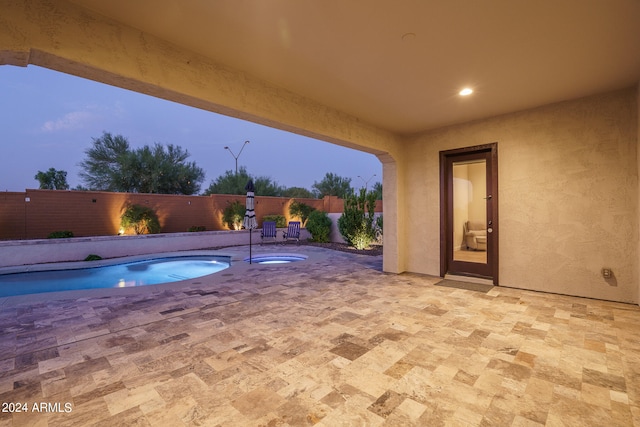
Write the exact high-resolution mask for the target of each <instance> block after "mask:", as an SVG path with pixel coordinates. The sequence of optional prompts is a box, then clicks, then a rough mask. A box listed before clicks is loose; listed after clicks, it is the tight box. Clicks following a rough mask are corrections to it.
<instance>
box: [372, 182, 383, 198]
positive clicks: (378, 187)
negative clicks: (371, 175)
mask: <svg viewBox="0 0 640 427" xmlns="http://www.w3.org/2000/svg"><path fill="white" fill-rule="evenodd" d="M371 192H372V193H373V194H374V195H375V198H376V200H382V183H380V182H376V183H375V184H373V189H372V190H371Z"/></svg>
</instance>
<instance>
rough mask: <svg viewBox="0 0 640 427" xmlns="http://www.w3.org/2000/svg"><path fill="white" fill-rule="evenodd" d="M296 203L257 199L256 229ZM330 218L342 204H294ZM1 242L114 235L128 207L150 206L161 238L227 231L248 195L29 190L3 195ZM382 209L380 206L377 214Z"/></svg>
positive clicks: (332, 201)
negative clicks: (229, 210)
mask: <svg viewBox="0 0 640 427" xmlns="http://www.w3.org/2000/svg"><path fill="white" fill-rule="evenodd" d="M293 200H294V199H291V198H286V197H267V196H256V198H255V211H256V217H257V219H258V226H259V227H260V226H261V225H262V218H263V217H264V216H265V215H283V216H285V218H286V219H287V221H290V220H295V219H296V218H292V217H291V216H290V215H289V206H290V205H291V203H292V201H293ZM295 200H297V201H299V202H302V203H305V204H307V205H310V206H312V207H314V208H316V209H320V210H324V211H325V212H328V213H338V214H339V213H342V210H343V206H344V203H343V201H342V199H339V198H337V197H335V196H328V197H326V198H325V199H298V198H297V199H295ZM0 201H1V202H2V203H1V204H0V240H29V239H44V238H46V237H47V236H48V235H49V234H50V233H51V232H54V231H65V230H68V231H71V232H73V234H74V236H75V237H88V236H115V235H118V233H119V232H120V216H121V215H122V213H123V212H124V210H125V209H126V207H127V206H129V205H130V204H139V205H143V206H149V207H150V208H152V209H153V210H154V211H155V212H156V213H157V215H158V219H159V220H160V225H161V232H162V233H184V232H186V231H187V230H188V229H189V228H190V227H194V226H202V227H205V229H206V230H207V231H216V230H226V229H227V227H226V225H224V224H223V222H222V214H223V211H224V209H225V208H226V207H227V206H229V205H230V204H231V203H233V202H234V201H237V202H239V203H241V204H244V203H245V196H244V195H228V194H216V195H211V196H183V195H171V194H140V193H110V192H101V191H60V190H26V191H25V192H24V193H20V192H11V193H9V192H5V193H0ZM381 210H382V202H381V201H379V205H378V211H381Z"/></svg>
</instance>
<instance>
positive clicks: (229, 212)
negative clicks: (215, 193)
mask: <svg viewBox="0 0 640 427" xmlns="http://www.w3.org/2000/svg"><path fill="white" fill-rule="evenodd" d="M246 211H247V209H246V207H245V206H244V205H243V204H242V203H240V202H238V201H237V200H236V201H234V202H232V203H229V205H228V206H227V207H226V208H224V210H223V211H222V222H224V223H225V225H226V226H227V227H229V230H241V229H242V222H243V221H244V214H245V213H246Z"/></svg>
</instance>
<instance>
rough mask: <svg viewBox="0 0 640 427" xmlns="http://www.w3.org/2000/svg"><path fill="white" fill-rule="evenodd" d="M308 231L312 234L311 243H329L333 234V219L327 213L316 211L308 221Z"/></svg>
mask: <svg viewBox="0 0 640 427" xmlns="http://www.w3.org/2000/svg"><path fill="white" fill-rule="evenodd" d="M307 231H308V232H309V233H310V234H311V241H313V242H321V243H325V242H328V241H329V235H330V234H331V218H329V215H327V213H326V212H323V211H318V210H314V211H313V212H311V213H310V214H309V218H308V219H307Z"/></svg>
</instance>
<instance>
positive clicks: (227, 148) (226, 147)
mask: <svg viewBox="0 0 640 427" xmlns="http://www.w3.org/2000/svg"><path fill="white" fill-rule="evenodd" d="M248 143H249V141H245V142H244V144H242V148H241V149H240V152H239V153H238V155H237V156H236V155H235V154H233V151H231V148H229V147H228V146H225V147H224V149H225V150H228V151H229V153H231V155H232V156H233V158H234V159H236V175H238V157H240V154H242V150H244V146H245V145H247V144H248Z"/></svg>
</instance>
